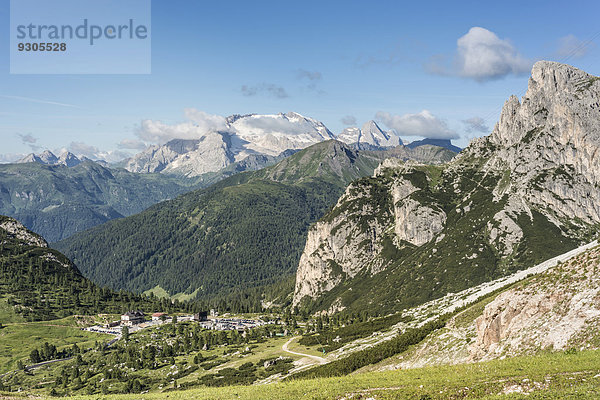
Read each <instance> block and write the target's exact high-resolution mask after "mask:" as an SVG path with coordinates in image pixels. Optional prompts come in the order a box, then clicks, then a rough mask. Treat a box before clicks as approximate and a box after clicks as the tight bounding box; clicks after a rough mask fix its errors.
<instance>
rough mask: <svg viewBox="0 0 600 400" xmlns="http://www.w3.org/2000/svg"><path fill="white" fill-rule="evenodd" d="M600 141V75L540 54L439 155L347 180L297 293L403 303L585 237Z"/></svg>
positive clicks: (490, 275)
mask: <svg viewBox="0 0 600 400" xmlns="http://www.w3.org/2000/svg"><path fill="white" fill-rule="evenodd" d="M418 148H420V147H417V149H418ZM599 150H600V78H598V77H595V76H592V75H589V74H587V73H585V72H583V71H581V70H578V69H576V68H573V67H571V66H568V65H563V64H558V63H554V62H547V61H541V62H538V63H536V64H535V66H534V67H533V70H532V75H531V79H530V80H529V87H528V90H527V93H526V95H525V96H524V97H523V99H522V100H521V101H519V99H517V98H516V97H514V96H512V97H511V98H509V99H508V100H507V102H506V104H505V105H504V107H503V109H502V112H501V115H500V120H499V122H498V123H497V124H496V126H495V127H494V130H493V132H492V133H491V134H490V135H489V136H486V137H483V138H479V139H475V140H474V141H473V142H472V143H471V144H470V145H469V147H467V148H466V149H465V150H463V151H462V152H461V153H460V154H459V155H458V156H457V157H456V158H455V159H454V160H452V161H451V162H450V163H449V164H447V165H446V166H444V167H431V166H424V165H416V164H412V165H410V164H404V163H402V162H399V161H398V160H390V161H386V162H384V163H382V165H381V166H380V168H378V169H377V170H376V173H375V176H374V177H373V178H369V179H363V180H361V181H358V182H355V183H353V184H352V185H351V186H350V187H349V188H348V190H347V191H346V195H345V196H344V197H342V199H340V201H339V202H338V204H337V205H336V206H335V207H334V208H333V210H332V211H331V212H330V213H329V214H328V215H326V216H325V217H324V218H323V219H322V220H321V221H320V222H318V223H317V224H315V225H314V226H313V228H312V229H311V231H310V232H309V239H308V241H307V246H306V248H305V251H304V254H303V255H302V258H301V261H300V264H299V267H298V274H297V279H296V292H295V295H294V304H295V305H301V304H302V300H303V299H309V300H316V299H319V298H320V299H321V301H320V302H319V304H320V305H319V306H318V307H320V308H321V309H327V308H328V305H329V304H332V303H337V304H341V307H355V308H357V309H364V308H372V309H373V310H376V311H379V310H381V309H385V310H398V309H399V310H401V309H402V307H405V306H412V305H416V304H418V303H421V302H422V301H424V300H429V299H432V298H436V297H440V296H443V295H444V294H446V293H448V292H456V291H460V290H463V289H466V288H468V287H470V286H472V285H475V284H479V283H482V282H485V281H486V280H490V279H494V278H497V277H500V276H503V275H506V274H508V273H511V272H514V271H517V270H519V269H523V268H527V267H529V266H531V265H533V264H534V263H536V262H540V261H543V260H545V259H547V258H550V257H552V256H554V255H557V254H560V253H561V252H565V251H568V250H570V249H572V248H574V247H576V246H577V245H578V244H579V243H582V242H583V241H586V240H587V241H589V239H590V237H591V235H593V234H594V232H596V230H597V229H598V226H600V163H599V162H598V161H599V159H598V156H599V154H600V153H599ZM336 271H337V272H340V271H341V272H342V273H336ZM359 288H360V289H359ZM359 291H360V292H359Z"/></svg>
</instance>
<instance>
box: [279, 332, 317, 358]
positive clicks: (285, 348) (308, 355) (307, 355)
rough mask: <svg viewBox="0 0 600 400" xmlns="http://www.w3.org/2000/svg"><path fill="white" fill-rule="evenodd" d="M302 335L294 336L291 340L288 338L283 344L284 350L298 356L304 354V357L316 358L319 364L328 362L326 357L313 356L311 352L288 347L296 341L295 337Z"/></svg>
mask: <svg viewBox="0 0 600 400" xmlns="http://www.w3.org/2000/svg"><path fill="white" fill-rule="evenodd" d="M299 337H300V336H294V337H293V338H291V339H290V340H288V341H287V342H285V344H284V345H283V346H281V349H282V350H283V351H285V352H286V353H290V354H294V355H297V356H302V357H308V358H310V359H312V360H315V361H316V362H318V363H319V364H327V363H328V361H327V360H326V359H324V358H323V357H319V356H311V355H310V354H304V353H298V352H296V351H292V350H289V349H288V346H289V344H290V343H292V342H293V341H294V339H298V338H299Z"/></svg>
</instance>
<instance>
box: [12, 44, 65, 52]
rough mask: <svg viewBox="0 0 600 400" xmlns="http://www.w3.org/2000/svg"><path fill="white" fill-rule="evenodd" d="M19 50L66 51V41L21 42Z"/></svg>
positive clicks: (18, 46)
mask: <svg viewBox="0 0 600 400" xmlns="http://www.w3.org/2000/svg"><path fill="white" fill-rule="evenodd" d="M17 49H18V50H19V51H66V50H67V44H66V43H19V44H18V45H17Z"/></svg>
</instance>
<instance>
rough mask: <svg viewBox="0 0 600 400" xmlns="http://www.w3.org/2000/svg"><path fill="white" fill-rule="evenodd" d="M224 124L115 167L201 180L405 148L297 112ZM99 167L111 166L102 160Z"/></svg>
mask: <svg viewBox="0 0 600 400" xmlns="http://www.w3.org/2000/svg"><path fill="white" fill-rule="evenodd" d="M224 124H225V125H224V126H223V127H222V129H219V130H217V131H210V132H206V133H204V134H202V136H201V137H199V138H198V139H173V140H170V141H168V142H167V143H165V144H162V145H154V146H150V147H148V148H147V149H146V150H144V151H142V152H140V153H138V154H136V155H135V156H133V157H131V158H129V159H126V160H123V161H120V162H118V163H116V164H114V165H113V166H114V167H122V168H125V169H126V170H128V171H130V172H136V173H162V174H166V175H177V176H183V177H188V178H197V177H202V176H207V175H208V174H214V173H217V172H219V171H222V170H224V169H227V168H231V167H230V166H231V165H234V167H233V168H235V169H237V170H244V168H243V167H240V166H243V165H245V164H248V165H251V164H257V167H263V166H265V165H268V164H269V163H272V162H273V161H276V160H277V159H282V158H283V157H286V156H288V155H290V154H293V152H294V151H298V150H301V149H304V148H306V147H308V146H311V145H313V144H316V143H319V142H323V141H326V140H331V139H337V140H339V141H341V142H343V143H346V144H349V145H352V146H354V147H355V148H357V149H361V150H383V149H389V148H392V147H396V146H401V145H402V140H401V139H400V137H399V136H398V134H397V133H396V132H395V131H393V130H390V131H384V130H383V129H381V128H380V127H379V125H377V123H376V122H375V121H367V122H366V123H365V124H364V125H363V126H362V127H361V128H357V127H350V128H346V129H344V130H343V131H342V132H341V133H340V134H339V135H337V136H336V135H334V134H333V133H331V131H330V130H329V129H327V127H326V126H325V125H324V124H323V123H322V122H319V121H317V120H315V119H313V118H309V117H305V116H303V115H300V114H298V113H295V112H288V113H286V114H283V113H279V114H248V115H233V116H230V117H227V118H226V120H225V123H224ZM425 144H432V145H434V146H440V147H444V148H447V149H449V150H451V151H453V152H456V153H458V152H459V151H460V148H458V147H456V146H453V145H452V144H451V143H450V141H449V140H436V139H425V140H423V141H417V142H413V143H411V144H410V145H409V148H411V149H414V148H415V147H418V146H420V145H425ZM86 160H88V159H87V158H86V157H83V156H81V157H77V156H75V155H74V154H72V153H70V152H64V153H63V154H62V155H61V156H60V157H57V156H55V155H54V154H53V153H52V152H51V151H49V150H46V151H44V152H43V153H41V154H33V153H32V154H29V155H28V156H26V157H25V158H23V159H21V160H19V161H17V163H31V162H35V163H39V164H44V165H65V166H67V167H74V166H76V165H79V164H80V163H81V162H83V161H86ZM96 162H98V163H100V164H102V165H104V166H108V164H107V163H106V162H104V161H96ZM248 169H257V168H256V167H252V168H248Z"/></svg>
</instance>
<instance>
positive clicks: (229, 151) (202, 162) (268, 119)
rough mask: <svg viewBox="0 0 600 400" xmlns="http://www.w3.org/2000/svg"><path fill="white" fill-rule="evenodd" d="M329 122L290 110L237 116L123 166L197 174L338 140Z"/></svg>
mask: <svg viewBox="0 0 600 400" xmlns="http://www.w3.org/2000/svg"><path fill="white" fill-rule="evenodd" d="M334 138H335V136H334V135H333V134H332V133H331V132H330V131H329V129H327V128H326V127H325V125H324V124H323V123H321V122H319V121H316V120H314V119H312V118H308V117H304V116H302V115H300V114H297V113H294V112H289V113H287V114H273V115H258V114H250V115H234V116H231V117H228V118H227V120H226V127H224V128H223V129H221V130H219V131H214V132H207V133H205V134H204V135H203V136H202V137H200V138H199V139H194V140H180V139H177V140H171V141H170V142H168V143H166V144H164V145H157V146H152V147H150V148H148V149H147V150H145V151H143V152H141V153H140V154H137V155H136V156H134V157H132V158H131V159H129V160H126V161H125V162H124V163H123V165H124V167H125V168H126V169H127V170H128V171H131V172H142V173H148V172H160V173H165V174H176V175H183V176H188V177H195V176H199V175H202V174H205V173H209V172H216V171H219V170H221V169H223V168H226V167H228V166H229V165H231V164H233V163H235V162H239V161H243V160H244V159H246V158H247V157H249V156H257V155H262V156H271V157H274V156H279V155H280V154H281V153H283V152H284V151H287V150H300V149H304V148H306V147H308V146H310V145H313V144H315V143H319V142H322V141H325V140H331V139H334Z"/></svg>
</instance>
